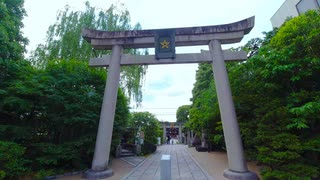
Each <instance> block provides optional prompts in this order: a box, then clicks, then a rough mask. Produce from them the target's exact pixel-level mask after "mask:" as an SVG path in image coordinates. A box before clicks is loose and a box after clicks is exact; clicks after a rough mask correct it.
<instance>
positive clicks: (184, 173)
mask: <svg viewBox="0 0 320 180" xmlns="http://www.w3.org/2000/svg"><path fill="white" fill-rule="evenodd" d="M163 154H169V155H170V156H171V174H172V180H209V179H212V178H211V177H210V176H209V175H208V174H207V172H205V171H204V170H203V169H202V168H201V167H200V166H199V164H198V163H197V162H196V161H195V160H194V159H193V157H192V156H191V155H190V153H189V152H188V150H187V146H186V145H179V144H174V145H162V146H158V148H157V151H156V152H155V153H154V154H153V155H152V156H150V157H149V158H147V159H146V160H145V161H144V162H143V163H142V164H140V165H139V166H137V167H136V168H135V169H133V170H132V171H131V172H130V173H129V175H127V176H126V177H124V178H123V180H138V179H139V180H144V179H145V180H149V179H150V180H151V179H152V180H153V179H156V180H157V179H160V159H161V156H162V155H163Z"/></svg>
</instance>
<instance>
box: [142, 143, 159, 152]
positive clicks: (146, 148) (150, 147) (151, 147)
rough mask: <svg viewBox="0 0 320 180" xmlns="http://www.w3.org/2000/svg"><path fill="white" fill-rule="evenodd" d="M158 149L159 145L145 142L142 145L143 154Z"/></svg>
mask: <svg viewBox="0 0 320 180" xmlns="http://www.w3.org/2000/svg"><path fill="white" fill-rule="evenodd" d="M156 150H157V146H156V145H154V144H149V143H145V144H143V145H142V146H141V152H142V154H152V153H154V152H155V151H156Z"/></svg>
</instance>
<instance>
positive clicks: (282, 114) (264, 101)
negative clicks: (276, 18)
mask: <svg viewBox="0 0 320 180" xmlns="http://www.w3.org/2000/svg"><path fill="white" fill-rule="evenodd" d="M319 29H320V12H319V11H310V12H308V13H306V14H304V15H301V16H299V17H296V18H292V19H291V20H290V21H288V22H286V23H285V24H284V25H283V26H282V27H281V28H280V29H275V30H274V31H271V32H268V33H265V36H266V37H265V38H264V39H262V40H258V39H253V40H251V41H249V42H248V44H247V45H246V46H245V48H244V49H245V50H247V51H248V52H249V55H250V58H249V59H248V60H247V61H246V62H245V63H230V64H227V68H228V74H229V79H230V85H231V88H232V92H233V99H234V103H235V107H236V112H237V118H238V121H239V123H240V129H241V136H242V140H243V142H244V146H245V152H246V154H247V157H248V158H250V159H253V160H257V161H258V162H259V163H260V164H262V165H263V167H264V168H263V170H262V176H263V178H264V179H311V178H319V176H320V174H319V172H320V171H319V167H320V164H319V162H320V160H319V158H320V151H319V140H318V139H319V138H320V136H319V133H320V132H319V129H320V123H319V122H320V121H319V120H320V116H319V114H320V108H319V107H320V106H319V102H320V79H319V76H320V54H319V52H320V49H319V47H320V46H319V45H320V44H319V42H320V41H319V37H320V30H319ZM246 48H247V49H246ZM205 66H207V67H205ZM209 68H210V66H209V65H206V64H203V65H199V69H198V71H197V75H196V83H195V85H194V89H193V97H192V100H193V103H192V106H191V109H190V117H191V118H190V121H189V122H188V124H191V126H190V127H192V128H193V129H194V130H197V129H198V130H199V129H200V128H199V126H200V127H203V128H207V131H209V132H210V134H211V138H209V141H211V143H213V144H214V145H215V146H216V147H215V148H217V149H219V148H222V149H223V146H224V144H223V143H221V141H219V140H221V138H219V137H221V136H222V135H223V134H222V133H221V128H220V127H221V126H220V124H221V123H220V115H219V111H218V102H217V99H216V94H215V92H216V91H215V88H214V86H213V85H212V83H213V79H212V72H209V71H210V70H209ZM209 79H210V80H209ZM200 87H201V88H200ZM207 91H208V92H210V95H209V94H208V93H207ZM205 123H208V124H211V126H209V127H208V126H207V127H206V126H205ZM209 137H210V136H209Z"/></svg>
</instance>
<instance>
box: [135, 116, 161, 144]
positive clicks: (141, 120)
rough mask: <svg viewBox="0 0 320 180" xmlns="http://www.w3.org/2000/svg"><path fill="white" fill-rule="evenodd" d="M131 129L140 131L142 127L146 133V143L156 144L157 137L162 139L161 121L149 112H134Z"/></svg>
mask: <svg viewBox="0 0 320 180" xmlns="http://www.w3.org/2000/svg"><path fill="white" fill-rule="evenodd" d="M129 127H131V128H133V129H135V130H136V131H137V130H138V128H139V127H141V131H143V132H144V138H145V139H144V143H146V144H156V143H157V137H161V136H162V134H161V131H159V129H160V123H159V120H158V119H157V118H156V117H155V116H154V115H153V114H151V113H149V112H133V113H132V117H131V118H130V121H129Z"/></svg>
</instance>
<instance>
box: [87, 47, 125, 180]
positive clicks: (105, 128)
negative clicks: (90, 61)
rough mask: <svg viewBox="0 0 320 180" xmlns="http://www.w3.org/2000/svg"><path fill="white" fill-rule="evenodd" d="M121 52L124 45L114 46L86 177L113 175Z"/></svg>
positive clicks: (94, 177) (97, 177)
mask: <svg viewBox="0 0 320 180" xmlns="http://www.w3.org/2000/svg"><path fill="white" fill-rule="evenodd" d="M121 53H122V46H120V45H114V46H113V47H112V55H111V62H110V66H109V69H108V77H107V82H106V86H105V90H104V96H103V101H102V107H101V113H100V121H99V127H98V134H97V140H96V147H95V150H94V155H93V160H92V167H91V169H89V170H88V171H86V172H85V174H84V176H85V178H86V179H100V178H107V177H110V176H112V175H113V171H112V170H111V169H110V168H108V162H109V154H110V148H111V138H112V130H113V122H114V115H115V109H116V104H117V95H118V88H119V80H120V57H121Z"/></svg>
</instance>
